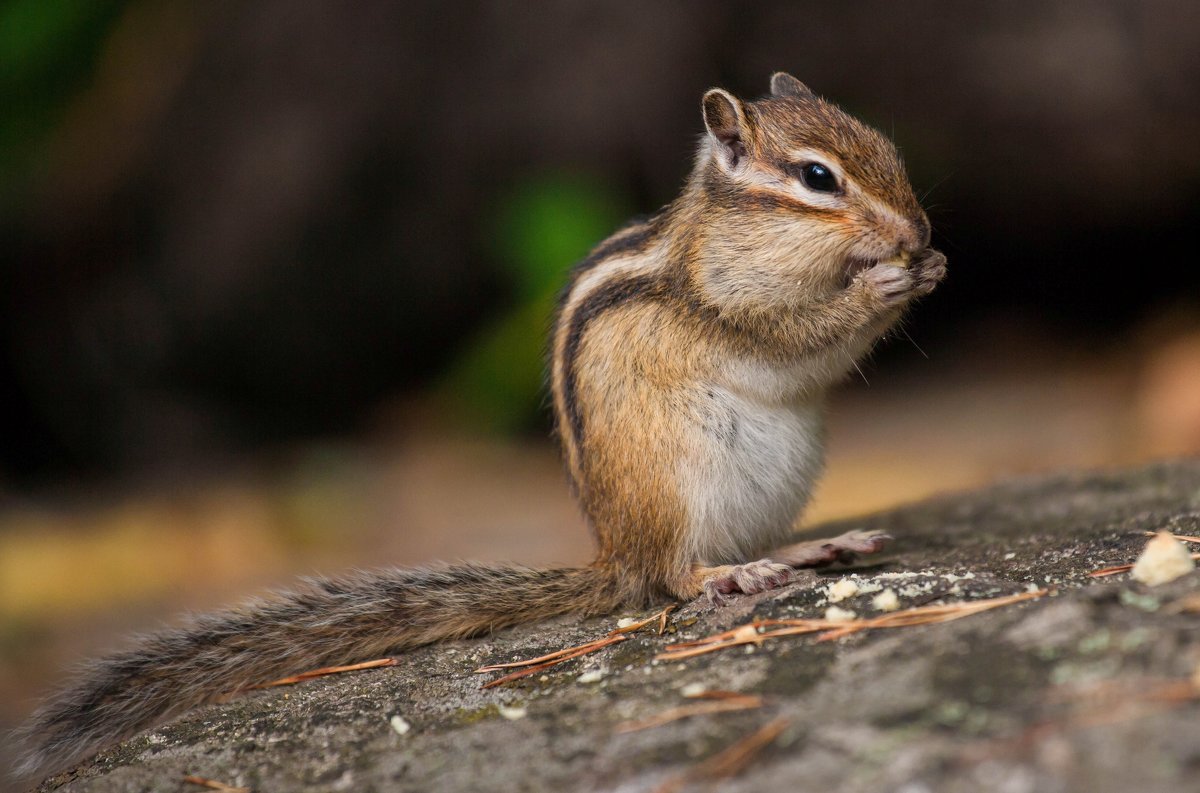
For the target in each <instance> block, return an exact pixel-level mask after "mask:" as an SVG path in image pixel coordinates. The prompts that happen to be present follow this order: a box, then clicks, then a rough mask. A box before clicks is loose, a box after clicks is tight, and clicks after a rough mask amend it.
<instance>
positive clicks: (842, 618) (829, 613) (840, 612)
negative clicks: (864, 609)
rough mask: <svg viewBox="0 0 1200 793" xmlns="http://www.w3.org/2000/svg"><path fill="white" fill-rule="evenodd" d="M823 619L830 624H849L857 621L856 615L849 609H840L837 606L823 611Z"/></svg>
mask: <svg viewBox="0 0 1200 793" xmlns="http://www.w3.org/2000/svg"><path fill="white" fill-rule="evenodd" d="M825 619H827V620H829V621H830V622H850V621H851V620H856V619H858V615H857V614H855V613H854V612H853V611H851V610H850V609H844V608H840V607H838V606H830V607H829V608H827V609H825Z"/></svg>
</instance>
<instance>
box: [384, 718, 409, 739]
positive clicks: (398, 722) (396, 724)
mask: <svg viewBox="0 0 1200 793" xmlns="http://www.w3.org/2000/svg"><path fill="white" fill-rule="evenodd" d="M388 724H390V725H392V729H393V730H395V731H396V734H397V735H405V734H407V733H408V731H409V730H411V729H412V725H411V724H409V723H408V722H407V721H405V720H404V717H403V716H400V715H399V714H397V715H395V716H392V718H390V719H388Z"/></svg>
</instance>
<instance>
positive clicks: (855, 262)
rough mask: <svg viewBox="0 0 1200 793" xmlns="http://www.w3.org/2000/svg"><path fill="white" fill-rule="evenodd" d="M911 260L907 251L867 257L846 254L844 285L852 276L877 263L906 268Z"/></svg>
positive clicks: (852, 278) (851, 279) (910, 255)
mask: <svg viewBox="0 0 1200 793" xmlns="http://www.w3.org/2000/svg"><path fill="white" fill-rule="evenodd" d="M911 261H912V254H910V253H909V252H908V251H899V252H897V253H894V254H892V255H891V256H888V257H887V258H880V259H868V258H865V257H862V256H847V257H846V265H845V268H846V271H845V278H846V285H847V286H849V284H850V282H851V281H853V280H854V276H856V275H858V274H859V273H861V272H862V271H863V270H869V269H871V268H872V267H874V266H875V265H877V264H886V265H889V266H892V267H899V268H901V269H905V270H906V269H908V265H909V263H910V262H911Z"/></svg>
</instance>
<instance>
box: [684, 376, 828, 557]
mask: <svg viewBox="0 0 1200 793" xmlns="http://www.w3.org/2000/svg"><path fill="white" fill-rule="evenodd" d="M693 404H694V407H695V410H694V414H693V415H694V416H695V417H696V419H697V421H698V423H699V424H700V426H699V427H698V431H697V432H694V433H690V436H691V437H692V438H696V439H697V441H696V442H695V443H694V444H691V449H689V452H690V453H689V454H687V455H685V457H684V459H683V461H682V462H681V466H682V467H683V470H681V471H680V474H681V475H680V477H679V479H678V481H679V482H681V483H683V490H684V492H683V494H682V495H683V501H684V503H685V505H686V508H687V510H688V515H689V518H690V520H689V524H688V531H689V543H688V546H689V550H690V552H691V561H693V562H699V563H701V564H734V563H740V562H747V561H753V560H754V559H757V558H759V555H761V554H762V553H763V552H764V551H766V550H768V549H769V548H771V547H773V546H776V545H778V544H781V543H782V542H784V541H785V540H786V539H787V537H788V535H789V534H790V532H791V530H792V527H793V524H794V522H795V521H796V519H797V518H798V517H799V515H800V513H801V511H802V510H803V509H804V506H805V504H806V503H807V502H808V499H809V496H810V495H811V493H812V488H813V485H814V484H815V482H816V480H817V477H818V475H819V474H820V472H821V468H822V465H823V463H824V450H823V433H824V421H823V412H824V411H823V399H821V398H820V397H818V398H817V399H814V400H812V401H802V402H794V403H790V404H789V403H783V404H781V403H779V402H776V401H775V400H770V399H766V400H764V399H762V398H761V396H760V395H757V394H755V395H746V394H738V393H735V392H734V391H732V390H730V389H728V388H725V387H721V386H715V385H714V386H708V387H700V388H698V390H697V391H696V392H694V403H693Z"/></svg>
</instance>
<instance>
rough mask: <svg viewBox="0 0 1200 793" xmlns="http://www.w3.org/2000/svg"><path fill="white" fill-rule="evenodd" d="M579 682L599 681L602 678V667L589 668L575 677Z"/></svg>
mask: <svg viewBox="0 0 1200 793" xmlns="http://www.w3.org/2000/svg"><path fill="white" fill-rule="evenodd" d="M576 679H577V680H578V681H579V682H580V683H599V682H600V681H601V680H603V679H604V670H603V669H589V670H588V671H586V672H584V673H583V674H581V675H580V676H579V677H578V678H576Z"/></svg>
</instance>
